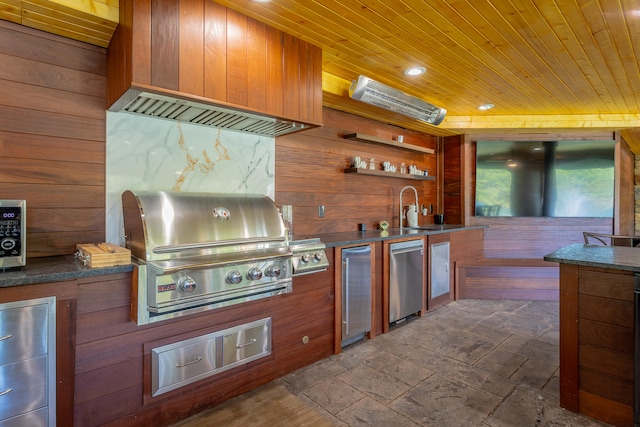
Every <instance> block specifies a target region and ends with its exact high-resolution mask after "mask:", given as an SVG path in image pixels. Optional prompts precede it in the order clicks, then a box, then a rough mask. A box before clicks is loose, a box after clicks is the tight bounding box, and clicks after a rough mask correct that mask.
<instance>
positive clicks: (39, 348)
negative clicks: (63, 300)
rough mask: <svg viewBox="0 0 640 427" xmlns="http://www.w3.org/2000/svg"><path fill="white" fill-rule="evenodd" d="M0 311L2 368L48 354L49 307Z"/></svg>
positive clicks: (42, 305)
mask: <svg viewBox="0 0 640 427" xmlns="http://www.w3.org/2000/svg"><path fill="white" fill-rule="evenodd" d="M11 306H12V305H11V304H6V305H3V307H7V308H6V309H4V310H0V364H5V363H11V362H17V361H18V360H23V359H31V358H33V357H37V356H41V355H43V354H47V338H48V335H47V319H48V315H49V312H48V305H47V304H38V305H30V306H25V307H15V308H10V307H11Z"/></svg>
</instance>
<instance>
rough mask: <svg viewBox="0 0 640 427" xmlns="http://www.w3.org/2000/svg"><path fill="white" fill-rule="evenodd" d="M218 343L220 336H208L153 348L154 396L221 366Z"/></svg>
mask: <svg viewBox="0 0 640 427" xmlns="http://www.w3.org/2000/svg"><path fill="white" fill-rule="evenodd" d="M217 341H218V339H217V334H209V335H204V336H201V337H197V338H193V339H190V340H185V341H180V342H177V343H175V344H170V345H167V346H164V347H159V348H156V349H153V350H152V352H151V357H152V365H153V366H154V373H155V374H156V375H153V380H152V383H153V384H152V387H153V390H152V396H156V395H158V394H162V393H166V392H167V391H170V390H173V389H176V388H178V387H182V386H184V385H187V384H190V383H192V382H195V381H198V380H200V379H202V378H206V377H207V376H209V375H211V373H212V372H213V371H214V370H215V369H216V367H217V366H218V363H217V360H218V359H219V357H218V356H217V354H216V349H217V347H218V344H217Z"/></svg>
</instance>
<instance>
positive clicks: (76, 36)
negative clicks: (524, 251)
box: [22, 15, 111, 48]
mask: <svg viewBox="0 0 640 427" xmlns="http://www.w3.org/2000/svg"><path fill="white" fill-rule="evenodd" d="M22 25H24V26H26V27H30V28H34V29H36V30H40V31H44V32H47V33H53V34H56V35H59V36H63V37H67V38H69V39H73V40H79V41H82V42H85V43H89V44H92V45H95V46H100V47H103V48H106V47H108V46H109V41H110V39H111V37H108V38H99V37H93V36H90V35H87V34H84V33H82V32H78V31H69V30H68V28H67V27H65V26H61V27H58V26H54V25H51V24H48V23H45V22H43V21H42V20H41V19H30V18H29V17H27V16H24V15H23V17H22Z"/></svg>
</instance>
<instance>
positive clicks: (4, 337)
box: [0, 335, 13, 341]
mask: <svg viewBox="0 0 640 427" xmlns="http://www.w3.org/2000/svg"><path fill="white" fill-rule="evenodd" d="M9 338H13V335H5V336H3V337H0V341H4V340H8V339H9Z"/></svg>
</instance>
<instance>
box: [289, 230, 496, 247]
mask: <svg viewBox="0 0 640 427" xmlns="http://www.w3.org/2000/svg"><path fill="white" fill-rule="evenodd" d="M479 228H486V227H485V226H484V225H477V226H464V225H454V224H443V225H427V226H423V227H421V228H419V229H414V228H389V229H388V230H386V231H383V230H378V229H373V230H367V231H345V232H340V233H326V234H318V235H315V236H307V238H311V237H315V238H320V241H321V242H322V243H324V244H325V245H326V246H327V247H328V248H332V247H337V246H347V245H357V244H360V243H372V242H379V241H383V240H391V239H398V238H402V237H413V236H415V237H420V236H428V235H430V234H441V233H450V232H455V231H463V230H473V229H479ZM296 239H298V236H296Z"/></svg>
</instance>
